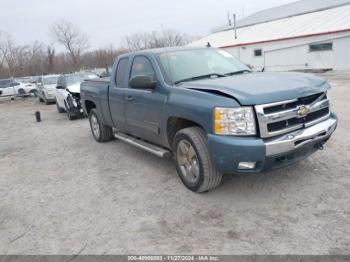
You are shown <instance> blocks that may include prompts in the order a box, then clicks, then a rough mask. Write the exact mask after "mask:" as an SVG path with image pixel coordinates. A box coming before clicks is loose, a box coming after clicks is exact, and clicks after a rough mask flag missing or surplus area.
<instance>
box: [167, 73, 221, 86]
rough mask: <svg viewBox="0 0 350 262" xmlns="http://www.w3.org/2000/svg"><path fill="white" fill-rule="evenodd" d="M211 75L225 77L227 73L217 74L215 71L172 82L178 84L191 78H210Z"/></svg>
mask: <svg viewBox="0 0 350 262" xmlns="http://www.w3.org/2000/svg"><path fill="white" fill-rule="evenodd" d="M212 76H216V77H226V76H227V75H223V74H217V73H211V74H207V75H201V76H194V77H190V78H185V79H181V80H177V81H175V82H174V84H175V85H177V84H180V83H182V82H188V81H193V80H199V79H205V78H211V77H212Z"/></svg>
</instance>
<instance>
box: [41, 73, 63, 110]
mask: <svg viewBox="0 0 350 262" xmlns="http://www.w3.org/2000/svg"><path fill="white" fill-rule="evenodd" d="M57 79H58V75H46V76H41V77H39V78H38V79H37V81H36V85H37V90H38V91H37V94H38V97H39V101H40V102H45V104H46V105H48V104H50V103H52V102H56V99H55V98H56V97H55V96H56V90H55V89H56V84H57Z"/></svg>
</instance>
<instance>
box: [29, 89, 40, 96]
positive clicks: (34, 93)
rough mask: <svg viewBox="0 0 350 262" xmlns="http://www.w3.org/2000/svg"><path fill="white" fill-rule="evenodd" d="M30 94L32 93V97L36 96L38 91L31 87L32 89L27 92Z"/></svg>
mask: <svg viewBox="0 0 350 262" xmlns="http://www.w3.org/2000/svg"><path fill="white" fill-rule="evenodd" d="M29 93H30V94H32V95H33V96H34V97H37V96H38V91H37V90H35V89H33V90H30V92H29Z"/></svg>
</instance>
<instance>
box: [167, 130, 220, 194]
mask: <svg viewBox="0 0 350 262" xmlns="http://www.w3.org/2000/svg"><path fill="white" fill-rule="evenodd" d="M186 150H187V151H186ZM173 155H174V157H175V164H176V170H177V173H178V175H179V177H180V179H181V181H182V183H183V184H184V185H185V186H186V187H187V188H188V189H190V190H192V191H193V192H198V193H199V192H205V191H209V190H211V189H213V188H215V187H217V186H218V185H219V184H220V182H221V179H222V173H221V172H218V171H217V170H216V168H215V166H214V165H213V163H212V161H211V157H210V154H209V150H208V146H207V136H206V134H205V132H204V130H203V129H201V128H199V127H189V128H185V129H182V130H180V131H178V132H177V133H176V134H175V137H174V141H173Z"/></svg>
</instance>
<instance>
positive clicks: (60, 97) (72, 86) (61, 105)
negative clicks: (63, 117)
mask: <svg viewBox="0 0 350 262" xmlns="http://www.w3.org/2000/svg"><path fill="white" fill-rule="evenodd" d="M96 77H97V76H96V75H93V74H88V73H74V74H64V75H60V76H59V77H58V80H57V86H56V106H57V111H58V112H59V113H63V112H66V113H67V116H68V119H69V120H73V119H75V118H77V117H81V116H83V115H84V114H83V109H82V107H81V105H80V84H81V82H83V81H84V79H91V78H96Z"/></svg>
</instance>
